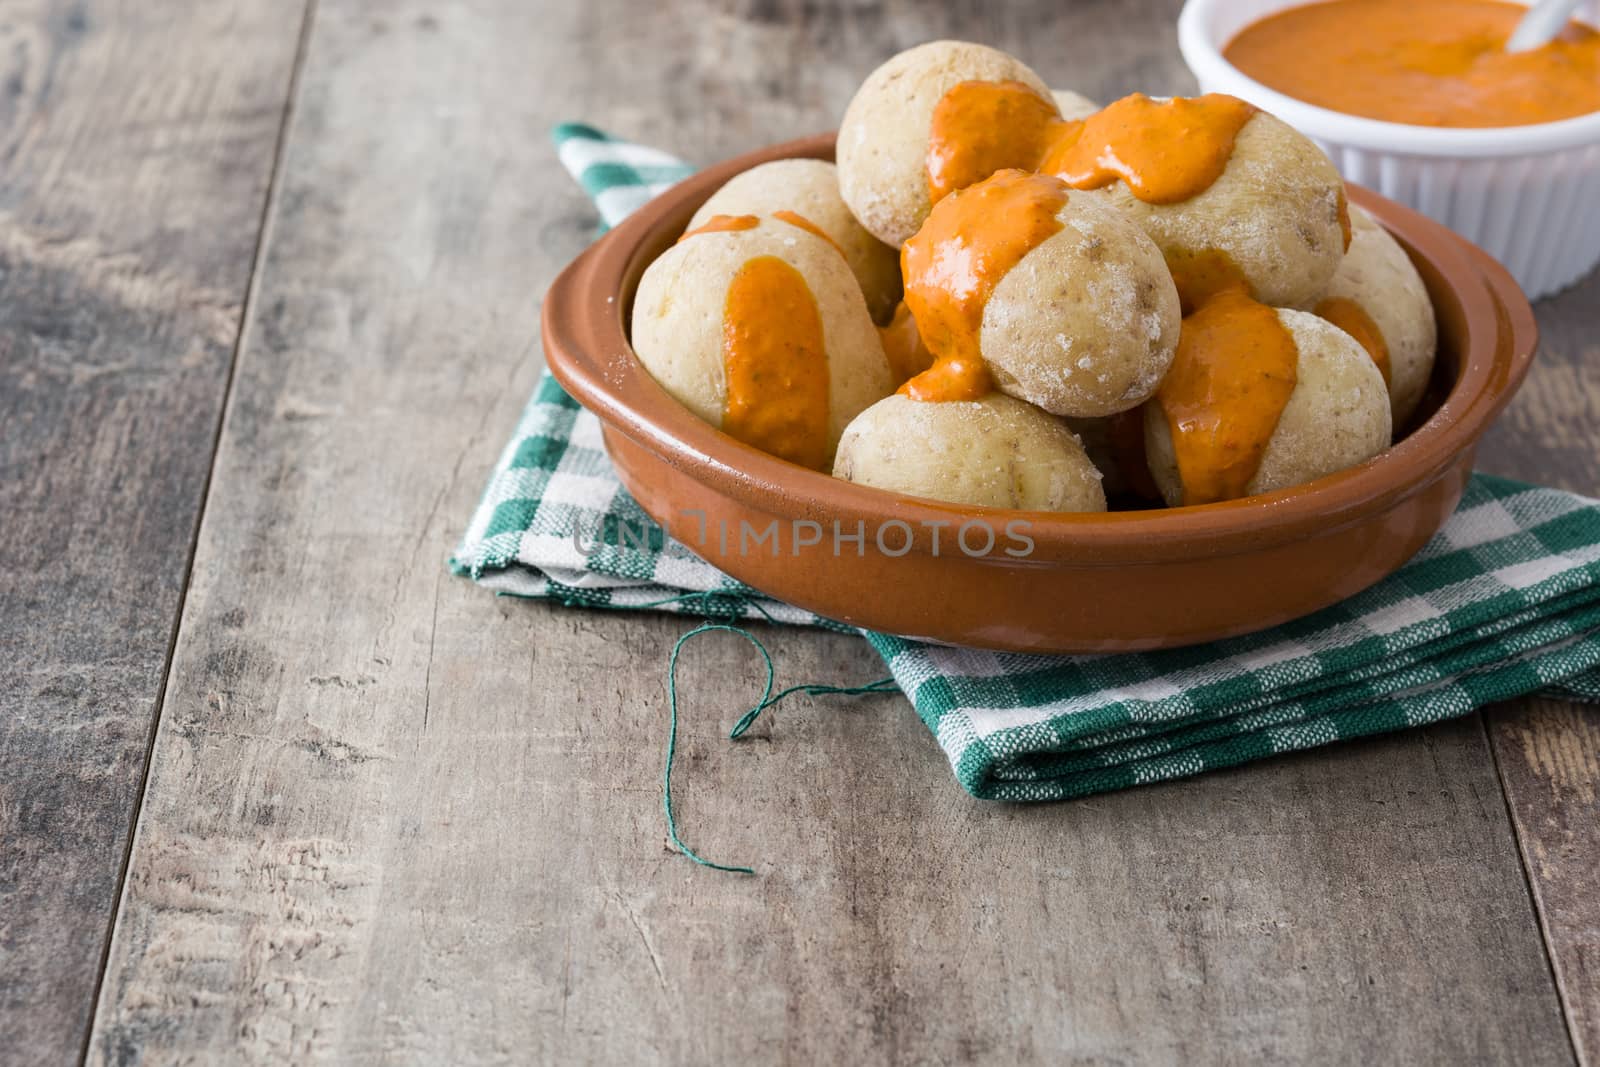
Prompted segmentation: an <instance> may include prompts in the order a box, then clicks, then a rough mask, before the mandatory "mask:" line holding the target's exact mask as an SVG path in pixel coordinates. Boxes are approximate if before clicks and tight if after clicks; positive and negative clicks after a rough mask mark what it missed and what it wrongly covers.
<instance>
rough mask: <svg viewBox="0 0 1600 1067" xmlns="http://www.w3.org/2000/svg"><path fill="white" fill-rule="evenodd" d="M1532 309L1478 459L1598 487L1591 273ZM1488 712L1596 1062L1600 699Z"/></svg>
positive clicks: (1580, 1042)
mask: <svg viewBox="0 0 1600 1067" xmlns="http://www.w3.org/2000/svg"><path fill="white" fill-rule="evenodd" d="M1535 310H1536V311H1537V313H1538V316H1539V329H1540V335H1541V344H1540V349H1539V358H1538V359H1537V360H1535V361H1534V364H1533V368H1532V370H1531V371H1530V372H1529V375H1528V382H1527V384H1526V385H1525V386H1524V387H1523V389H1522V392H1521V393H1520V394H1518V396H1517V399H1516V400H1515V401H1513V403H1512V405H1511V407H1510V408H1509V409H1507V411H1506V415H1505V417H1504V418H1503V419H1502V420H1501V422H1500V423H1499V424H1498V425H1497V426H1495V428H1494V429H1493V430H1492V431H1491V433H1490V436H1489V438H1488V439H1487V440H1486V441H1485V442H1484V446H1483V448H1482V449H1481V451H1480V453H1479V465H1480V466H1482V467H1484V468H1486V469H1489V470H1493V471H1495V472H1497V473H1500V474H1505V475H1507V476H1510V477H1514V478H1525V479H1527V480H1529V481H1536V482H1543V483H1545V484H1551V485H1559V486H1561V487H1562V488H1565V489H1570V490H1572V491H1574V492H1579V493H1587V494H1589V495H1591V496H1600V449H1597V447H1596V435H1597V433H1600V332H1597V327H1600V273H1597V274H1593V275H1590V277H1589V278H1588V279H1586V280H1585V281H1583V282H1581V283H1580V284H1578V285H1577V286H1575V287H1574V288H1572V289H1569V290H1567V291H1566V292H1565V293H1562V294H1561V295H1560V296H1557V297H1555V298H1554V299H1551V300H1545V301H1542V302H1541V303H1539V304H1538V305H1537V306H1536V309H1535ZM1486 719H1487V722H1488V726H1489V736H1490V739H1491V740H1492V742H1493V745H1494V752H1495V756H1496V759H1497V761H1498V763H1499V767H1500V774H1501V779H1502V784H1503V786H1504V789H1505V794H1506V803H1507V805H1508V806H1509V807H1510V809H1511V814H1512V818H1513V821H1514V823H1515V825H1516V828H1517V833H1518V838H1519V841H1520V843H1521V847H1522V855H1523V864H1524V866H1525V867H1526V869H1527V873H1528V882H1529V884H1530V886H1531V887H1532V889H1533V894H1534V899H1535V901H1536V902H1537V903H1538V907H1539V913H1540V919H1541V921H1542V924H1543V927H1544V932H1545V938H1546V942H1547V945H1548V951H1549V954H1550V960H1551V965H1552V966H1553V968H1554V970H1555V974H1556V978H1557V980H1558V982H1559V984H1560V987H1561V997H1562V1003H1563V1006H1564V1008H1565V1010H1566V1014H1567V1021H1568V1026H1569V1028H1570V1030H1571V1033H1572V1040H1573V1044H1574V1046H1575V1047H1576V1049H1577V1052H1578V1057H1579V1060H1580V1061H1581V1062H1583V1063H1585V1064H1600V877H1597V871H1600V756H1597V753H1600V711H1597V710H1596V709H1595V708H1593V707H1583V706H1580V705H1576V704H1566V703H1561V702H1559V701H1552V700H1534V701H1522V702H1519V703H1517V704H1514V705H1507V706H1504V707H1499V708H1495V709H1494V710H1493V711H1491V712H1490V713H1489V714H1488V715H1487V716H1486Z"/></svg>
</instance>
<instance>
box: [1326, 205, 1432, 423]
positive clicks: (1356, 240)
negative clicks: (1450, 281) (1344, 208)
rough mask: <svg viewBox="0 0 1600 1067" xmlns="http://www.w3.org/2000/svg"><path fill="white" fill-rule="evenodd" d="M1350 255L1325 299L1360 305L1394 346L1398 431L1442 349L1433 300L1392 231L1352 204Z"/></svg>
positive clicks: (1392, 382)
mask: <svg viewBox="0 0 1600 1067" xmlns="http://www.w3.org/2000/svg"><path fill="white" fill-rule="evenodd" d="M1350 228H1351V232H1352V237H1351V240H1350V251H1349V252H1347V253H1345V257H1344V262H1343V263H1341V264H1340V265H1339V271H1338V273H1337V274H1335V275H1334V276H1333V281H1332V282H1330V283H1329V284H1328V289H1327V291H1326V292H1324V293H1323V294H1322V297H1320V298H1319V302H1320V300H1322V299H1326V298H1328V297H1342V298H1344V299H1346V300H1352V301H1354V302H1355V303H1357V304H1359V305H1360V306H1361V308H1362V310H1364V311H1365V312H1366V313H1367V314H1368V316H1370V317H1371V319H1372V322H1373V325H1375V326H1377V327H1378V332H1379V333H1381V334H1382V335H1383V341H1384V344H1386V345H1387V346H1388V347H1389V408H1390V413H1391V414H1392V415H1393V417H1394V425H1395V429H1396V431H1399V430H1400V429H1403V428H1404V427H1405V426H1406V424H1407V423H1408V422H1409V421H1410V420H1411V416H1412V415H1413V414H1414V413H1415V412H1416V410H1417V405H1418V404H1420V403H1422V394H1423V393H1425V392H1427V389H1428V379H1429V378H1431V377H1432V376H1433V361H1434V356H1435V353H1436V350H1437V345H1438V328H1437V324H1436V323H1435V321H1434V315H1433V301H1432V300H1430V299H1429V298H1428V290H1427V287H1426V286H1424V285H1423V284H1422V276H1421V275H1420V274H1418V273H1417V268H1416V267H1414V266H1412V263H1411V257H1409V256H1407V255H1406V253H1405V249H1403V248H1401V247H1400V244H1399V242H1398V241H1396V240H1395V239H1394V238H1393V237H1390V236H1389V231H1388V230H1385V229H1384V228H1383V227H1382V226H1380V225H1378V223H1377V221H1376V220H1374V219H1373V217H1372V216H1371V215H1369V214H1367V213H1366V212H1365V211H1363V210H1362V209H1361V208H1359V207H1357V206H1355V205H1354V204H1352V205H1350Z"/></svg>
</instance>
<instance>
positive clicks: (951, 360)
mask: <svg viewBox="0 0 1600 1067" xmlns="http://www.w3.org/2000/svg"><path fill="white" fill-rule="evenodd" d="M1066 202H1067V187H1066V186H1065V185H1064V184H1062V183H1061V182H1060V181H1058V180H1057V179H1055V178H1051V177H1048V176H1046V175H1043V174H1029V173H1027V172H1025V171H1021V170H1002V171H999V172H998V173H996V174H994V175H992V176H990V177H989V178H987V179H986V180H985V181H982V182H979V183H978V184H977V185H974V186H971V187H970V188H968V189H965V190H963V191H961V192H959V193H952V194H951V195H949V196H947V197H945V198H944V199H943V200H940V201H939V202H938V203H937V204H935V205H934V208H933V211H932V212H931V213H930V214H929V215H928V219H927V221H926V222H924V223H923V225H922V229H920V230H918V231H917V233H916V236H914V237H912V238H911V239H910V240H909V241H907V242H906V243H905V246H904V247H903V248H902V249H901V250H900V266H901V273H902V274H904V275H905V286H906V297H905V302H906V306H907V307H909V308H910V309H911V314H912V316H914V317H915V319H916V325H917V328H918V331H919V332H920V333H921V335H922V340H923V343H925V344H926V345H927V346H928V350H929V351H930V352H932V353H933V356H934V363H933V366H931V367H929V368H928V369H927V370H925V371H923V372H922V373H921V374H918V375H917V376H916V377H915V378H912V379H911V380H910V381H908V382H906V383H905V384H904V385H902V386H901V387H900V390H899V391H900V393H901V394H902V395H904V396H909V397H910V398H911V399H913V400H927V401H945V400H977V399H978V398H979V397H981V396H983V395H984V394H985V393H987V392H989V390H990V389H991V388H993V381H992V380H991V379H990V377H989V369H988V367H987V366H985V365H984V362H983V356H982V354H981V352H980V350H979V346H978V334H979V332H980V331H981V330H982V328H983V309H984V306H985V305H986V304H987V303H988V302H989V296H990V294H991V293H993V292H994V289H995V286H997V285H999V284H1000V279H1002V278H1004V277H1005V276H1006V272H1007V271H1009V270H1010V269H1011V268H1012V267H1014V266H1016V264H1017V262H1018V261H1019V260H1021V259H1022V257H1023V256H1025V255H1027V254H1028V253H1029V252H1030V251H1032V250H1033V249H1034V248H1036V247H1038V246H1039V244H1040V243H1041V242H1043V241H1044V240H1045V239H1046V238H1048V237H1050V236H1051V235H1052V234H1054V233H1056V232H1057V231H1058V230H1060V229H1061V223H1060V222H1059V221H1057V220H1056V213H1057V212H1058V211H1060V210H1061V207H1062V205H1064V204H1065V203H1066Z"/></svg>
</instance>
